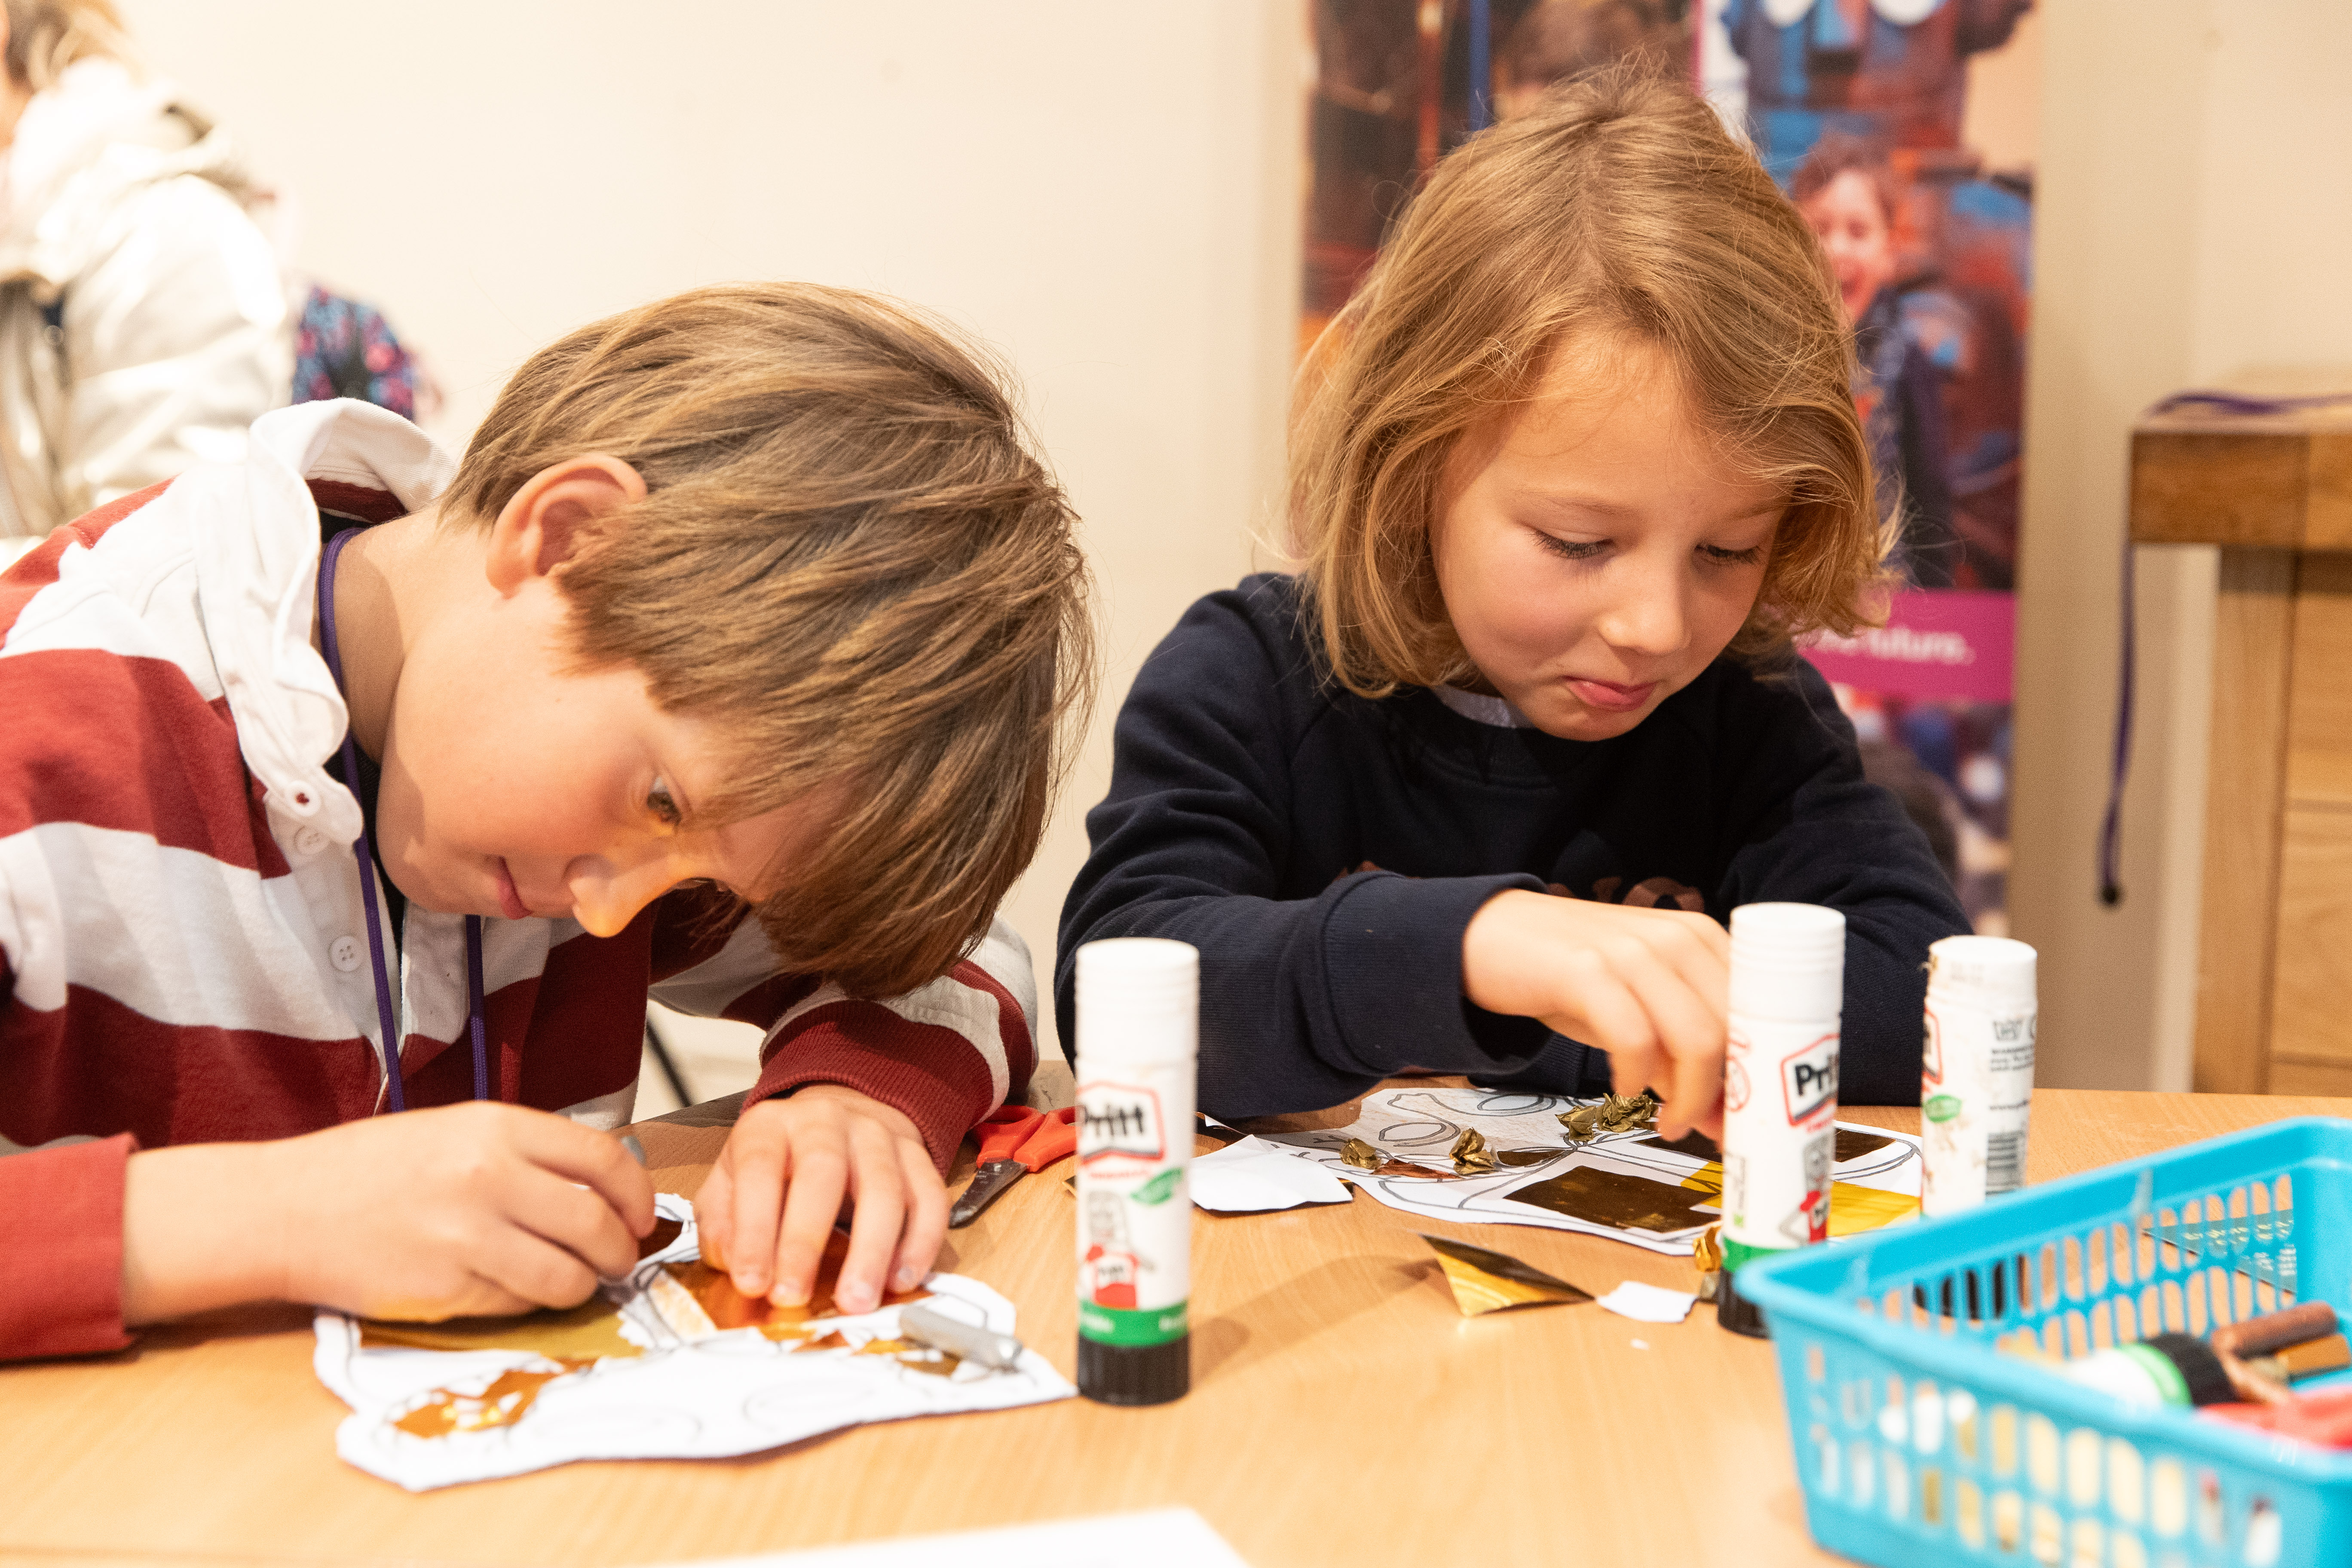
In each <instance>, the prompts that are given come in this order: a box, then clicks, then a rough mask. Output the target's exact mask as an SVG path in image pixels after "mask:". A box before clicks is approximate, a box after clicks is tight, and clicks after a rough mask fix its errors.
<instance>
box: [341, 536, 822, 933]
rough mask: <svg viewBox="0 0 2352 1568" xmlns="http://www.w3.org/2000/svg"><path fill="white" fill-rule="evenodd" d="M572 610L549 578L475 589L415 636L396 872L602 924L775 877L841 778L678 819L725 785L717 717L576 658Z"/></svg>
mask: <svg viewBox="0 0 2352 1568" xmlns="http://www.w3.org/2000/svg"><path fill="white" fill-rule="evenodd" d="M569 614H570V610H569V605H568V604H567V603H566V601H565V600H564V599H563V596H562V594H561V592H560V591H559V590H558V589H557V587H556V585H555V583H554V581H553V579H552V578H550V577H534V578H532V579H530V581H528V582H525V583H523V584H521V585H520V586H519V587H517V588H515V589H514V590H513V591H512V592H510V593H506V594H497V593H475V594H469V595H464V596H462V597H461V598H459V599H458V600H457V601H456V602H454V603H452V604H451V605H448V606H447V607H446V608H444V609H442V610H441V611H440V612H439V613H437V614H436V616H434V617H433V619H431V620H430V621H428V622H427V623H426V624H425V626H422V627H420V628H418V630H417V631H416V633H415V635H414V636H413V637H412V638H411V639H410V641H409V646H408V648H407V652H406V656H405V658H404V661H403V665H402V669H401V675H400V683H399V686H398V688H397V689H396V690H395V691H394V696H393V702H392V712H391V719H390V722H389V724H388V726H387V728H386V730H385V735H384V742H383V756H382V759H381V761H382V763H383V786H382V789H381V791H380V793H379V795H378V799H377V806H376V832H377V836H378V847H379V849H380V851H381V852H382V854H383V862H384V866H385V868H386V869H387V870H388V871H389V872H390V873H391V876H392V879H393V880H394V882H395V883H397V884H398V885H399V887H400V889H401V891H402V892H404V893H405V894H406V895H407V896H408V897H409V898H410V899H411V900H414V901H415V902H416V903H418V904H421V905H423V906H424V907H425V908H426V909H431V910H442V911H444V912H446V913H450V914H474V915H504V916H506V917H508V918H509V919H513V920H520V919H522V918H524V917H525V916H528V915H542V916H564V915H568V916H570V917H572V919H574V920H576V921H579V922H580V923H581V924H582V925H583V926H585V927H586V928H587V929H588V930H589V931H592V932H593V933H595V934H596V935H598V936H611V935H613V934H614V933H615V932H617V931H620V930H621V928H622V927H624V926H625V925H627V924H628V923H629V921H630V920H631V919H632V918H633V917H634V916H635V914H636V913H637V911H638V910H642V909H643V908H645V906H646V904H648V903H650V902H652V901H653V900H655V899H656V898H658V897H660V896H661V895H662V894H663V893H665V892H667V891H668V890H669V889H671V888H673V887H676V886H677V884H678V883H680V882H684V881H688V880H692V879H710V880H713V881H718V882H720V883H723V884H725V885H726V886H728V887H730V888H731V889H734V890H735V891H736V892H738V893H740V894H742V895H743V896H745V897H746V898H751V899H754V900H756V899H758V898H760V897H761V896H762V895H764V894H766V893H769V892H771V891H772V890H773V887H772V883H773V881H774V879H775V877H776V874H777V868H780V867H782V866H784V865H786V864H788V863H789V860H790V858H791V857H792V856H793V854H794V852H795V851H796V849H797V848H798V847H800V846H801V845H803V844H804V843H805V842H807V840H808V837H809V836H810V835H811V834H812V833H813V832H815V831H822V828H823V819H824V817H825V816H827V815H828V813H829V808H830V806H831V805H833V804H834V800H835V795H834V794H833V792H829V791H819V792H817V794H816V795H814V796H812V797H810V798H808V799H805V800H803V801H799V802H794V803H793V804H790V805H784V806H782V807H780V808H778V809H776V810H772V811H770V812H767V813H765V814H764V815H762V816H755V817H751V818H747V819H744V820H742V821H738V822H732V823H729V824H727V825H726V826H722V827H718V828H713V829H701V828H693V829H688V828H684V827H681V826H679V822H678V818H679V817H680V816H681V815H686V816H690V815H691V813H692V810H693V808H694V807H695V806H697V805H701V804H702V803H703V802H705V801H707V800H709V799H711V798H712V797H713V795H715V793H716V792H717V791H718V790H719V788H720V787H721V785H722V784H724V783H725V781H726V777H727V772H726V768H727V761H728V759H727V756H726V753H725V752H724V751H723V749H722V747H721V745H720V736H719V729H718V727H717V726H715V725H714V724H712V723H710V722H709V721H702V720H698V719H693V718H686V717H680V716H678V715H677V714H673V713H669V712H666V711H664V710H662V709H661V708H660V707H658V706H656V704H655V702H654V700H653V699H652V698H651V697H650V696H649V695H648V694H647V692H646V682H645V679H644V678H643V677H642V676H641V675H639V674H638V673H637V672H636V671H635V669H634V668H613V669H602V670H595V671H591V672H581V671H578V670H575V669H574V668H572V664H573V660H572V655H571V653H570V648H571V643H570V641H569V639H568V637H566V626H567V617H568V616H569Z"/></svg>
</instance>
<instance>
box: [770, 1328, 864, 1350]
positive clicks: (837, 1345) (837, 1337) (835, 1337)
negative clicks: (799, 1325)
mask: <svg viewBox="0 0 2352 1568" xmlns="http://www.w3.org/2000/svg"><path fill="white" fill-rule="evenodd" d="M761 1332H762V1333H765V1332H767V1331H766V1330H764V1329H763V1330H761ZM848 1348H849V1342H848V1341H847V1340H845V1339H844V1338H842V1337H841V1331H840V1330H839V1329H835V1330H834V1331H833V1332H831V1333H829V1334H824V1335H821V1336H820V1337H818V1338H816V1339H813V1340H803V1341H802V1342H800V1343H799V1344H796V1345H794V1346H793V1354H795V1355H797V1354H799V1353H800V1352H802V1351H845V1350H847V1349H848Z"/></svg>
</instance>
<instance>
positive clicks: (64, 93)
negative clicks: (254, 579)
mask: <svg viewBox="0 0 2352 1568" xmlns="http://www.w3.org/2000/svg"><path fill="white" fill-rule="evenodd" d="M0 26H5V41H0V61H5V79H0V566H5V564H6V563H7V562H9V561H10V560H13V559H14V558H15V557H16V555H18V554H20V553H21V552H23V551H25V550H26V549H29V548H30V547H31V546H32V544H33V543H34V542H37V540H39V539H40V538H41V537H42V536H44V535H45V534H47V532H48V531H49V530H50V529H52V528H55V527H56V526H58V524H59V523H62V522H66V521H70V520H72V519H74V518H76V517H79V516H80V515H81V514H82V513H84V512H86V511H88V510H89V509H90V508H92V507H96V506H101V505H103V504H105V503H106V502H108V501H110V500H114V499H115V498H117V497H119V496H122V495H126V494H129V493H130V492H131V491H133V490H137V489H142V488H144V487H146V486H148V485H152V484H154V483H156V482H157V481H159V480H163V479H170V478H172V477H173V475H175V474H178V473H179V472H181V471H182V470H183V469H184V468H188V467H190V466H191V465H193V464H195V463H198V462H202V461H205V460H207V459H217V460H221V461H229V462H234V461H236V460H238V459H239V458H242V456H243V455H244V451H245V442H246V429H247V426H249V425H251V424H252V423H253V421H254V420H255V419H257V418H258V417H259V416H261V415H262V414H264V413H267V412H268V410H269V409H271V408H274V407H277V406H278V405H281V404H283V403H285V402H286V401H287V395H288V390H289V384H290V381H291V377H292V368H293V350H292V337H291V331H290V328H289V321H288V310H287V300H286V291H285V286H284V283H283V280H282V277H281V273H280V269H279V266H278V258H277V256H276V254H275V252H274V251H273V249H272V247H271V245H270V242H269V241H268V238H267V237H264V235H263V234H262V232H261V230H260V229H259V227H258V226H256V225H255V223H254V222H253V220H252V218H251V217H250V216H247V211H246V208H245V205H244V204H245V202H246V201H247V198H248V197H249V196H250V195H251V194H252V191H251V186H250V184H249V181H248V178H247V174H246V173H245V171H244V169H243V168H242V167H241V166H240V164H239V163H238V160H237V157H236V152H235V150H234V149H233V148H232V146H231V145H230V143H229V141H228V137H227V134H226V132H223V131H222V130H220V129H218V128H217V127H215V126H214V125H213V124H212V122H211V121H208V120H207V119H206V118H205V116H204V115H202V114H201V113H198V112H197V111H196V110H194V109H192V108H190V107H189V106H187V105H186V104H185V103H184V102H182V101H181V100H180V98H179V96H178V92H177V89H174V88H173V86H172V85H171V84H169V83H167V82H163V81H160V80H157V79H153V78H152V77H150V76H148V75H146V74H145V73H144V72H143V71H142V70H141V69H140V68H138V67H137V66H136V64H135V63H133V59H132V56H131V47H130V44H129V40H128V37H127V35H126V34H125V32H124V30H123V27H122V25H121V18H120V16H118V15H117V14H116V11H115V8H114V6H113V5H112V4H111V3H110V0H0Z"/></svg>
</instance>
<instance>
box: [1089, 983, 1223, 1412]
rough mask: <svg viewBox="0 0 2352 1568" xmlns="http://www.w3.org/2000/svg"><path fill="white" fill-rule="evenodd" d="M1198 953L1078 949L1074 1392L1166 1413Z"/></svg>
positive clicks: (1178, 1296) (1182, 1296)
mask: <svg viewBox="0 0 2352 1568" xmlns="http://www.w3.org/2000/svg"><path fill="white" fill-rule="evenodd" d="M1200 992H1201V955H1200V953H1199V952H1196V951H1195V950H1194V949H1192V948H1191V947H1189V946H1187V945H1185V944H1184V943H1183V942H1165V941H1161V940H1160V939H1158V938H1153V937H1122V938H1118V939H1115V940H1113V941H1108V942H1088V943H1087V944H1086V945H1085V946H1084V947H1081V948H1080V949H1078V983H1077V995H1078V1063H1077V1077H1078V1392H1079V1393H1080V1394H1085V1395H1086V1396H1087V1398H1088V1399H1094V1400H1099V1401H1100V1402H1102V1403H1103V1404H1105V1405H1163V1404H1165V1403H1167V1402H1168V1401H1169V1400H1171V1399H1178V1398H1181V1397H1182V1396H1183V1394H1184V1393H1185V1391H1186V1390H1187V1389H1189V1388H1190V1387H1191V1386H1192V1340H1191V1337H1190V1330H1189V1327H1188V1324H1187V1321H1186V1317H1185V1310H1186V1303H1187V1300H1188V1299H1189V1298H1190V1296H1191V1295H1192V1193H1191V1191H1190V1190H1189V1189H1188V1187H1187V1185H1186V1184H1185V1177H1184V1173H1185V1167H1186V1166H1187V1165H1188V1164H1190V1163H1192V1089H1193V1075H1194V1071H1195V1061H1196V1058H1197V1055H1198V1049H1199V1044H1198V1026H1199V1007H1200Z"/></svg>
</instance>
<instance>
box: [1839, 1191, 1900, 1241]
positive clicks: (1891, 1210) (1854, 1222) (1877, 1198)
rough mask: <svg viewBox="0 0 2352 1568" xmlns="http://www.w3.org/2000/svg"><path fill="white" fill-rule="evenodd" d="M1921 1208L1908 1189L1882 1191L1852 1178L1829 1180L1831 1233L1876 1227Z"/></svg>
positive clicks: (1840, 1233)
mask: <svg viewBox="0 0 2352 1568" xmlns="http://www.w3.org/2000/svg"><path fill="white" fill-rule="evenodd" d="M1918 1212H1919V1200H1918V1199H1917V1198H1915V1197H1913V1196H1911V1195H1910V1194H1907V1193H1889V1192H1882V1191H1880V1190H1879V1189H1878V1188H1876V1187H1865V1186H1860V1185H1857V1184H1854V1183H1853V1182H1832V1183H1831V1184H1830V1237H1831V1239H1832V1240H1835V1239H1836V1238H1837V1237H1841V1236H1852V1235H1853V1234H1855V1233H1856V1232H1857V1231H1864V1230H1876V1229H1877V1228H1878V1227H1879V1226H1883V1225H1893V1224H1895V1222H1897V1221H1898V1220H1906V1219H1909V1218H1911V1217H1912V1216H1913V1215H1916V1214H1917V1213H1918Z"/></svg>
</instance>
